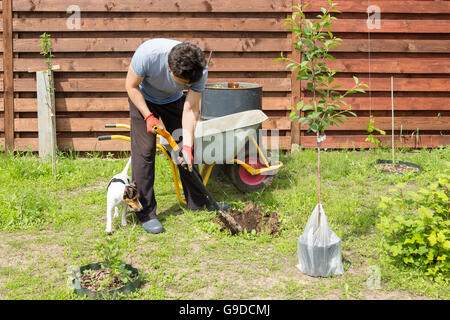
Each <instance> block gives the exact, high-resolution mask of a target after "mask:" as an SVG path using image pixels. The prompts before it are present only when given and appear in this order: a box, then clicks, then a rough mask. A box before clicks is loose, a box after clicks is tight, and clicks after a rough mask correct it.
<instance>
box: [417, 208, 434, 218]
mask: <svg viewBox="0 0 450 320" xmlns="http://www.w3.org/2000/svg"><path fill="white" fill-rule="evenodd" d="M417 213H418V214H420V215H422V216H424V217H426V218H430V219H431V218H433V210H431V209H429V208H426V207H420V208H419V209H418V210H417Z"/></svg>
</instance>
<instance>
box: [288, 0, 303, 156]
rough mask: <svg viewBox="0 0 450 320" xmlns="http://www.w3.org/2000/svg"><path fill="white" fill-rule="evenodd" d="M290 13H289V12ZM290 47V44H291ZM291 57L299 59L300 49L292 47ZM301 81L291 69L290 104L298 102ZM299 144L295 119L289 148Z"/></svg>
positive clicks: (298, 132) (292, 124) (293, 2)
mask: <svg viewBox="0 0 450 320" xmlns="http://www.w3.org/2000/svg"><path fill="white" fill-rule="evenodd" d="M298 3H299V0H292V3H291V11H292V7H293V6H295V5H298ZM289 14H291V13H289ZM290 38H291V42H292V43H294V42H295V40H296V39H295V34H294V32H291V35H290ZM291 47H292V46H291ZM291 56H292V59H293V60H295V61H300V59H301V54H300V51H298V50H295V49H294V48H293V47H292V52H291ZM300 85H301V83H300V81H297V72H293V71H291V105H292V106H294V107H295V106H297V103H299V102H300V96H301V86H300ZM300 146H301V139H300V125H299V123H298V122H297V121H294V122H291V150H292V151H294V150H296V149H298V148H299V147H300Z"/></svg>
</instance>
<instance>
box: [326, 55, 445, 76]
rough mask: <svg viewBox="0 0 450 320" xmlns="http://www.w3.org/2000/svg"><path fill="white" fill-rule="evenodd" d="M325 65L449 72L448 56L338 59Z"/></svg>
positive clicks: (343, 68) (374, 70)
mask: <svg viewBox="0 0 450 320" xmlns="http://www.w3.org/2000/svg"><path fill="white" fill-rule="evenodd" d="M327 65H328V66H329V67H330V68H332V69H337V70H339V71H341V72H355V73H365V72H370V73H411V74H414V73H421V74H427V73H450V58H391V59H377V58H375V59H373V58H372V59H370V61H369V59H338V60H330V61H329V62H328V63H327Z"/></svg>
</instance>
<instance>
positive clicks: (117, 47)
mask: <svg viewBox="0 0 450 320" xmlns="http://www.w3.org/2000/svg"><path fill="white" fill-rule="evenodd" d="M173 38H174V39H176V40H179V41H187V42H191V43H194V44H196V45H198V46H199V47H200V48H201V49H202V50H205V51H210V50H213V51H214V52H265V51H266V52H267V51H275V52H279V51H283V52H290V51H292V46H291V42H290V40H289V39H287V38H182V37H173ZM146 40H148V38H114V41H111V38H84V39H79V38H73V39H67V38H54V39H52V48H53V51H54V52H134V51H135V50H136V48H137V47H138V46H139V45H140V44H141V43H143V42H144V41H146ZM343 40H344V41H343V42H342V44H341V45H338V46H336V47H333V48H331V49H330V52H369V47H370V52H407V53H448V52H450V40H446V39H442V40H415V39H398V40H397V39H396V40H392V39H371V40H370V41H368V39H345V38H344V39H343ZM39 42H40V41H39V40H38V39H14V52H40V47H39ZM0 51H3V42H2V39H0Z"/></svg>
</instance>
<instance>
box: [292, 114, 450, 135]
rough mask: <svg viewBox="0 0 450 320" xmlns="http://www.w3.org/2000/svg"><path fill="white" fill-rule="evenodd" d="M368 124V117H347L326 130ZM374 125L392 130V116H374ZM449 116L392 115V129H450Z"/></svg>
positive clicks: (364, 127) (363, 127)
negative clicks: (346, 119)
mask: <svg viewBox="0 0 450 320" xmlns="http://www.w3.org/2000/svg"><path fill="white" fill-rule="evenodd" d="M368 124H369V118H368V117H349V118H348V121H345V122H344V123H343V124H340V125H339V126H336V125H333V126H330V127H328V130H333V131H354V130H363V131H366V128H367V125H368ZM375 124H376V127H377V128H379V129H381V130H385V131H390V130H392V118H391V117H375ZM449 124H450V117H448V116H445V117H437V116H436V117H405V116H402V117H396V116H395V117H394V130H400V129H401V130H402V131H406V130H417V129H419V132H420V131H423V130H431V131H440V130H449V129H450V126H449ZM301 129H302V130H307V129H308V126H307V125H305V126H302V127H301Z"/></svg>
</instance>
